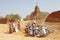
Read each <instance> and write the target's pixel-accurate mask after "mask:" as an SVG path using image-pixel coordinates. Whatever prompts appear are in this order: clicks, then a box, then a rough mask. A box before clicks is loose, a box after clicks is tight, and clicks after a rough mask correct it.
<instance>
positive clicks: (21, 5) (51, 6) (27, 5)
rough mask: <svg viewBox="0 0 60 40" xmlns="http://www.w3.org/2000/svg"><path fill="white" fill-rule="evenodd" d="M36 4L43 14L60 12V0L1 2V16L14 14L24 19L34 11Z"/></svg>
mask: <svg viewBox="0 0 60 40" xmlns="http://www.w3.org/2000/svg"><path fill="white" fill-rule="evenodd" d="M36 3H38V5H39V8H40V11H42V12H49V13H51V12H53V11H57V10H60V0H0V16H6V15H7V14H11V13H13V14H19V15H20V16H21V17H22V18H24V17H25V16H26V15H29V14H30V13H31V12H33V11H34V7H35V5H36Z"/></svg>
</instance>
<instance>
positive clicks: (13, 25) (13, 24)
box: [12, 22, 16, 32]
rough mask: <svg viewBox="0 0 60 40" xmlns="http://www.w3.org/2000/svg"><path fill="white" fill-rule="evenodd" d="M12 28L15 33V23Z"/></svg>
mask: <svg viewBox="0 0 60 40" xmlns="http://www.w3.org/2000/svg"><path fill="white" fill-rule="evenodd" d="M12 27H13V32H15V27H16V24H15V23H14V22H13V23H12Z"/></svg>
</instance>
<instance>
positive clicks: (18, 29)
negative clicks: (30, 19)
mask: <svg viewBox="0 0 60 40" xmlns="http://www.w3.org/2000/svg"><path fill="white" fill-rule="evenodd" d="M17 25H18V30H20V21H19V20H18V23H17Z"/></svg>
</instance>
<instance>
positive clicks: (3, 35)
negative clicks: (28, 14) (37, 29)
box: [0, 21, 60, 40]
mask: <svg viewBox="0 0 60 40" xmlns="http://www.w3.org/2000/svg"><path fill="white" fill-rule="evenodd" d="M28 22H29V21H23V22H21V30H20V31H19V32H17V33H13V34H8V33H7V32H8V31H7V30H8V24H0V40H60V31H59V30H55V32H54V33H51V34H49V35H48V36H46V37H30V36H28V37H26V36H25V34H24V33H23V29H24V27H25V25H26V23H28Z"/></svg>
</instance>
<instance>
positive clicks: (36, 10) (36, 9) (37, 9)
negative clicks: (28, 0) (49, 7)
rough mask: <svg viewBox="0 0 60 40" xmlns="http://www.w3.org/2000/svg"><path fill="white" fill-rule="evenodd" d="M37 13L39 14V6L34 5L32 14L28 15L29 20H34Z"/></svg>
mask: <svg viewBox="0 0 60 40" xmlns="http://www.w3.org/2000/svg"><path fill="white" fill-rule="evenodd" d="M39 13H40V10H39V6H38V5H36V6H35V10H34V12H32V13H31V15H30V18H31V19H36V16H37V14H39Z"/></svg>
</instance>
